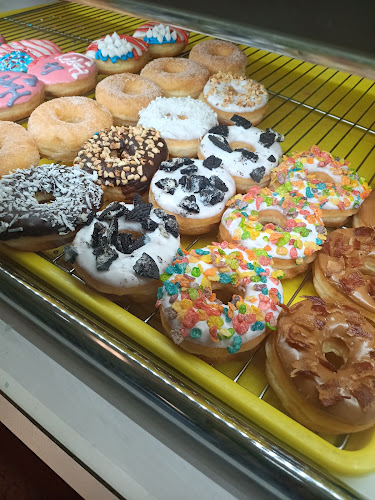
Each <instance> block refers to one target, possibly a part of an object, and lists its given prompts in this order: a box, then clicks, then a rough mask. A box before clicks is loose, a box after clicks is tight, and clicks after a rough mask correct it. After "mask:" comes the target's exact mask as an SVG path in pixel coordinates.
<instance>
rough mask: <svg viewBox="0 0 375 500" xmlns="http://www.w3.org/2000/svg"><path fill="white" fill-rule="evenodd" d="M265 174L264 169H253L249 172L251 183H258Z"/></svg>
mask: <svg viewBox="0 0 375 500" xmlns="http://www.w3.org/2000/svg"><path fill="white" fill-rule="evenodd" d="M265 173H266V168H265V167H258V168H255V169H254V170H253V171H252V172H250V177H251V178H252V179H253V181H255V182H260V181H261V180H262V179H263V177H264V174H265Z"/></svg>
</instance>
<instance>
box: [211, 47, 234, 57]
mask: <svg viewBox="0 0 375 500" xmlns="http://www.w3.org/2000/svg"><path fill="white" fill-rule="evenodd" d="M232 50H233V49H232V48H231V47H226V46H225V45H224V46H223V45H215V46H213V47H212V48H211V54H212V55H213V56H219V57H228V56H230V55H231V54H232Z"/></svg>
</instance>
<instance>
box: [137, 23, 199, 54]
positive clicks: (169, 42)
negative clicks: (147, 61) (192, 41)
mask: <svg viewBox="0 0 375 500" xmlns="http://www.w3.org/2000/svg"><path fill="white" fill-rule="evenodd" d="M133 36H134V38H140V39H142V40H143V41H144V42H147V43H148V45H149V47H148V50H149V53H150V56H151V57H152V58H153V59H156V58H157V57H174V56H178V54H181V52H182V51H183V50H184V48H185V47H186V45H187V44H188V41H189V32H188V31H185V30H183V29H181V28H176V27H175V26H168V25H164V24H159V23H155V22H153V21H149V22H148V23H145V24H142V25H141V26H139V28H137V29H136V31H135V32H134V34H133Z"/></svg>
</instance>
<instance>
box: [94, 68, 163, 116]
mask: <svg viewBox="0 0 375 500" xmlns="http://www.w3.org/2000/svg"><path fill="white" fill-rule="evenodd" d="M162 95H163V92H162V90H161V88H160V87H159V85H157V84H156V83H154V82H152V81H151V80H148V79H147V78H143V76H139V75H134V74H133V73H121V74H118V75H111V76H108V77H107V78H105V79H104V80H102V81H101V82H99V83H98V85H97V86H96V89H95V98H96V100H97V101H98V102H100V103H101V104H103V105H104V106H105V107H106V108H107V109H109V111H110V112H111V113H112V116H113V122H114V125H136V124H137V122H138V120H139V111H140V110H141V109H143V108H147V106H148V105H149V104H150V102H151V101H152V100H154V99H156V98H157V97H161V96H162Z"/></svg>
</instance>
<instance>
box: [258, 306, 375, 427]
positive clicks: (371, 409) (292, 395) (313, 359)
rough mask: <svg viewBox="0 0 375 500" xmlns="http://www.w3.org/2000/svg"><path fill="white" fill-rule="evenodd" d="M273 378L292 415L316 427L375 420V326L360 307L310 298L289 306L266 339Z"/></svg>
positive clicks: (365, 424) (356, 424)
mask: <svg viewBox="0 0 375 500" xmlns="http://www.w3.org/2000/svg"><path fill="white" fill-rule="evenodd" d="M266 353H267V358H266V374H267V378H268V380H269V383H270V385H271V387H272V388H273V390H274V391H275V393H276V395H277V396H278V398H279V399H280V401H281V402H282V404H283V406H284V408H285V409H286V410H287V411H288V413H290V415H291V416H292V417H293V418H294V419H295V420H297V421H298V422H300V423H301V424H303V425H305V426H306V427H307V428H309V429H311V430H313V431H315V432H323V433H329V434H347V433H352V432H359V431H362V430H364V429H368V428H369V427H371V426H373V425H374V423H375V361H374V358H375V328H374V327H373V326H372V325H371V324H370V323H369V322H368V321H366V320H365V318H363V316H361V315H360V314H359V313H358V311H356V310H355V309H352V308H350V307H346V306H343V305H338V304H333V303H328V302H327V303H326V302H324V300H322V299H321V298H319V297H307V299H306V300H303V301H301V302H297V303H296V304H294V305H293V306H292V307H290V308H288V309H287V308H285V309H284V310H283V311H282V312H281V314H280V316H279V321H278V324H277V332H274V333H272V335H269V337H268V339H267V343H266Z"/></svg>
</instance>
